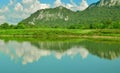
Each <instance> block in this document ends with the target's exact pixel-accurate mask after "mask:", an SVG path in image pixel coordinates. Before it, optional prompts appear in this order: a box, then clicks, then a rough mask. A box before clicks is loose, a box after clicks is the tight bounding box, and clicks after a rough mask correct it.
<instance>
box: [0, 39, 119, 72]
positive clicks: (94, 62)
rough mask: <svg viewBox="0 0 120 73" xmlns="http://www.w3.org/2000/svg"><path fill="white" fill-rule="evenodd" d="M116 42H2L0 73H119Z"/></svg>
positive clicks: (0, 42) (117, 43) (0, 45)
mask: <svg viewBox="0 0 120 73" xmlns="http://www.w3.org/2000/svg"><path fill="white" fill-rule="evenodd" d="M119 68H120V43H119V42H116V41H95V40H94V41H93V40H81V39H80V40H72V41H71V40H69V41H32V42H31V41H16V40H9V41H4V40H0V73H120V69H119Z"/></svg>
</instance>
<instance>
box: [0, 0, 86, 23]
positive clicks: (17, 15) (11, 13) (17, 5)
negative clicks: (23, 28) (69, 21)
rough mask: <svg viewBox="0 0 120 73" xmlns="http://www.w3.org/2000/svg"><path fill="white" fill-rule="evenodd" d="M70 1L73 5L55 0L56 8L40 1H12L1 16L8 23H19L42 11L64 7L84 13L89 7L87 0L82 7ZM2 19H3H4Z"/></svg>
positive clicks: (0, 11)
mask: <svg viewBox="0 0 120 73" xmlns="http://www.w3.org/2000/svg"><path fill="white" fill-rule="evenodd" d="M70 1H71V3H67V4H64V3H63V2H62V0H55V2H54V6H51V5H50V4H46V3H41V2H40V0H21V1H20V2H17V1H16V0H10V1H9V3H8V5H6V6H4V7H2V8H1V9H0V15H4V17H5V18H6V22H11V23H18V22H19V21H21V20H22V19H25V18H27V17H28V16H30V15H31V14H32V13H34V12H36V11H37V10H40V9H46V8H50V7H58V6H64V7H66V8H68V9H70V10H73V11H77V10H81V11H82V10H84V9H86V8H87V7H88V4H87V2H86V0H82V3H81V4H80V5H77V4H75V3H74V2H73V0H70ZM1 18H2V19H3V17H1ZM13 20H14V21H13Z"/></svg>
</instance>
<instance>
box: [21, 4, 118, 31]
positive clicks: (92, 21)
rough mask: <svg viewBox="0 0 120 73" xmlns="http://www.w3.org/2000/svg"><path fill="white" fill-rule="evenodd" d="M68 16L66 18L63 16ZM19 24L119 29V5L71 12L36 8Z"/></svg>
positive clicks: (63, 9)
mask: <svg viewBox="0 0 120 73" xmlns="http://www.w3.org/2000/svg"><path fill="white" fill-rule="evenodd" d="M67 17H68V20H65V18H67ZM19 24H23V25H25V26H27V27H30V28H31V26H32V27H39V28H46V27H48V28H49V27H50V28H69V29H120V6H113V7H89V8H88V9H86V10H84V11H82V12H81V11H77V12H73V11H71V10H69V9H66V8H64V7H57V8H52V9H43V10H38V11H37V12H35V13H33V14H32V15H31V16H30V17H28V18H26V19H25V20H22V21H21V22H20V23H19Z"/></svg>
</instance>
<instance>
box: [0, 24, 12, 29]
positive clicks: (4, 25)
mask: <svg viewBox="0 0 120 73" xmlns="http://www.w3.org/2000/svg"><path fill="white" fill-rule="evenodd" d="M0 27H1V28H2V29H8V28H10V27H9V24H8V23H3V24H1V25H0Z"/></svg>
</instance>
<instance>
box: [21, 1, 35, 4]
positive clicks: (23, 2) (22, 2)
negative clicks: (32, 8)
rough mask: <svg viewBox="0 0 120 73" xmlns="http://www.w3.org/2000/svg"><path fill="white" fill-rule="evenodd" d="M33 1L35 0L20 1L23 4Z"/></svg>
mask: <svg viewBox="0 0 120 73" xmlns="http://www.w3.org/2000/svg"><path fill="white" fill-rule="evenodd" d="M33 1H35V0H22V3H23V4H30V3H33Z"/></svg>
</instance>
